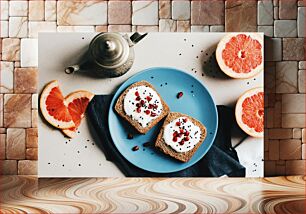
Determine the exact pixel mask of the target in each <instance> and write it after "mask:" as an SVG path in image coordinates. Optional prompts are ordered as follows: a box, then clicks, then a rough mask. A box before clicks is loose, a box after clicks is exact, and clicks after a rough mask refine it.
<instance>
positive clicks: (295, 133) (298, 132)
mask: <svg viewBox="0 0 306 214" xmlns="http://www.w3.org/2000/svg"><path fill="white" fill-rule="evenodd" d="M293 138H294V139H301V138H302V129H299V128H294V129H293Z"/></svg>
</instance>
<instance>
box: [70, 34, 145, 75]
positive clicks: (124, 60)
mask: <svg viewBox="0 0 306 214" xmlns="http://www.w3.org/2000/svg"><path fill="white" fill-rule="evenodd" d="M146 35H147V33H146V34H143V35H141V34H139V33H137V32H136V33H134V34H133V35H132V36H131V37H129V36H128V35H127V34H125V35H122V34H120V33H100V34H98V35H96V36H95V37H94V38H93V39H92V41H91V42H90V44H89V48H88V50H87V52H86V54H85V56H84V57H83V58H84V59H82V61H83V62H81V63H80V64H78V65H72V66H68V67H66V68H65V72H66V73H67V74H72V73H74V72H76V71H79V70H84V71H87V72H91V73H92V74H94V75H95V76H97V77H118V76H121V75H123V74H125V73H126V72H127V71H128V70H129V69H130V68H131V67H132V65H133V62H134V58H135V55H134V49H133V46H134V45H135V44H136V43H137V42H139V41H140V40H141V39H143V38H144V37H145V36H146Z"/></svg>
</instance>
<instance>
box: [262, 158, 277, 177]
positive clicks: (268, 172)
mask: <svg viewBox="0 0 306 214" xmlns="http://www.w3.org/2000/svg"><path fill="white" fill-rule="evenodd" d="M275 163H276V161H265V163H264V168H265V177H267V176H275V174H276V164H275Z"/></svg>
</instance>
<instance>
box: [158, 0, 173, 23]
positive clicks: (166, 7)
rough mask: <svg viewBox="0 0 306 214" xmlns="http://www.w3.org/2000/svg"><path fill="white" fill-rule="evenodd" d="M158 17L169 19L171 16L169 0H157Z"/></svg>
mask: <svg viewBox="0 0 306 214" xmlns="http://www.w3.org/2000/svg"><path fill="white" fill-rule="evenodd" d="M159 18H160V19H170V18H171V2H170V1H159Z"/></svg>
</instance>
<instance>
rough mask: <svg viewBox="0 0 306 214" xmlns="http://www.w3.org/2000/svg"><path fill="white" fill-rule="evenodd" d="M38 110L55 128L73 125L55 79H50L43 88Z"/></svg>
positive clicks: (65, 127)
mask: <svg viewBox="0 0 306 214" xmlns="http://www.w3.org/2000/svg"><path fill="white" fill-rule="evenodd" d="M40 111H41V113H42V115H43V116H44V118H45V119H46V120H47V121H48V122H49V123H50V124H51V125H52V126H54V127H56V128H59V129H67V128H71V127H74V122H73V120H72V117H71V115H70V113H69V111H68V108H67V106H66V104H65V102H64V96H63V94H62V92H61V90H60V89H59V85H58V81H57V80H54V81H51V82H50V83H48V84H47V85H46V86H45V88H44V89H43V91H42V93H41V95H40Z"/></svg>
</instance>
